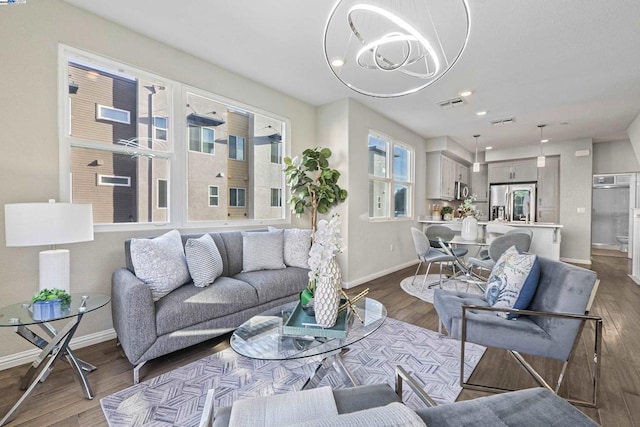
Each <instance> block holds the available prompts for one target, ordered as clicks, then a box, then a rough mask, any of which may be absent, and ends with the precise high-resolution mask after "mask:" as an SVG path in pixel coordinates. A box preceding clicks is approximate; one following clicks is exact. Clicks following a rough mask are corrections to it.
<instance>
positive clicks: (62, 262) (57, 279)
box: [40, 249, 71, 292]
mask: <svg viewBox="0 0 640 427" xmlns="http://www.w3.org/2000/svg"><path fill="white" fill-rule="evenodd" d="M69 260H70V257H69V250H68V249H52V250H49V251H42V252H40V290H42V289H53V288H56V289H62V290H64V291H67V292H69V290H70V278H71V274H70V268H69Z"/></svg>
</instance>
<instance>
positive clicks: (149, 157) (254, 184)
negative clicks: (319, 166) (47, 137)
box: [68, 60, 284, 224]
mask: <svg viewBox="0 0 640 427" xmlns="http://www.w3.org/2000/svg"><path fill="white" fill-rule="evenodd" d="M68 70H69V106H70V108H69V114H70V117H69V121H68V122H69V136H70V138H71V139H72V140H73V142H72V143H71V150H70V152H71V176H72V178H71V188H72V200H73V201H75V202H85V203H92V204H93V210H94V220H95V222H96V223H103V224H109V223H124V222H142V223H145V222H156V223H157V222H167V221H169V218H168V212H169V209H168V208H169V204H170V182H171V179H170V170H171V167H172V161H175V160H172V159H173V156H172V153H173V151H174V150H182V149H184V150H185V152H186V174H187V178H188V181H187V195H186V204H187V206H186V212H187V213H186V217H187V221H226V220H244V219H268V218H282V217H283V216H284V211H283V191H282V190H283V182H284V180H283V173H282V165H281V163H282V141H283V137H282V135H283V132H284V122H282V121H281V120H277V119H274V118H271V117H267V116H264V115H260V114H254V113H251V112H248V111H245V110H243V109H240V108H236V107H233V106H230V105H227V104H225V103H222V102H219V101H217V100H215V99H213V97H207V96H202V95H200V94H194V93H190V92H187V93H186V105H185V109H184V110H183V111H181V112H176V114H184V115H185V116H184V117H185V119H186V120H185V123H186V129H185V132H184V134H183V135H178V134H175V133H174V131H175V130H174V129H172V123H175V120H172V115H171V108H170V106H171V105H172V102H173V101H172V99H173V96H175V95H173V90H172V88H171V87H170V86H169V85H166V84H158V83H157V82H152V81H146V80H145V79H143V78H140V77H139V76H135V77H134V76H131V75H127V74H125V73H123V72H120V71H115V70H111V69H109V68H106V67H104V68H103V67H100V66H96V65H94V64H87V63H83V62H82V61H72V60H70V61H69V64H68ZM176 135H178V136H176ZM173 138H175V140H173Z"/></svg>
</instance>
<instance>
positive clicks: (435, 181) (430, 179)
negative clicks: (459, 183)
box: [426, 152, 461, 200]
mask: <svg viewBox="0 0 640 427" xmlns="http://www.w3.org/2000/svg"><path fill="white" fill-rule="evenodd" d="M457 164H458V162H456V161H455V160H453V159H451V158H449V157H447V156H444V155H442V154H441V153H440V152H433V153H427V183H426V184H427V185H426V190H427V191H426V196H427V199H438V200H454V199H455V188H456V173H461V171H460V168H456V165H457Z"/></svg>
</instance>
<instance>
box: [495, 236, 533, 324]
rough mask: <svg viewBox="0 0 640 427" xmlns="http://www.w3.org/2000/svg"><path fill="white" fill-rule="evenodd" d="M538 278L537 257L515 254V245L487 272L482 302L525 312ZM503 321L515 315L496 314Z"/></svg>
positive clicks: (516, 252) (516, 251)
mask: <svg viewBox="0 0 640 427" xmlns="http://www.w3.org/2000/svg"><path fill="white" fill-rule="evenodd" d="M539 278H540V267H539V265H538V256H537V255H533V254H526V253H522V254H521V253H520V252H518V249H516V247H515V246H512V247H510V248H509V249H507V250H506V251H505V252H504V253H503V254H502V255H501V256H500V259H498V261H497V262H496V265H495V266H494V267H493V270H491V276H489V281H488V282H487V289H486V291H485V299H486V300H487V302H488V303H489V305H491V306H493V307H496V308H517V309H521V310H522V309H526V308H527V307H529V303H530V302H531V300H532V299H533V296H534V295H535V293H536V288H537V287H538V279H539ZM497 315H498V316H500V317H503V318H505V319H514V318H516V317H517V315H516V314H512V313H497Z"/></svg>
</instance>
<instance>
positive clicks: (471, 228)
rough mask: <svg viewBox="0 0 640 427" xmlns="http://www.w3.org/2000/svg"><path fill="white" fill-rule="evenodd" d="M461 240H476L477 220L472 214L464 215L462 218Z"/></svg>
mask: <svg viewBox="0 0 640 427" xmlns="http://www.w3.org/2000/svg"><path fill="white" fill-rule="evenodd" d="M460 237H462V240H476V239H477V238H478V220H477V219H476V218H475V217H474V216H465V217H464V219H463V220H462V231H461V232H460Z"/></svg>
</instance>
